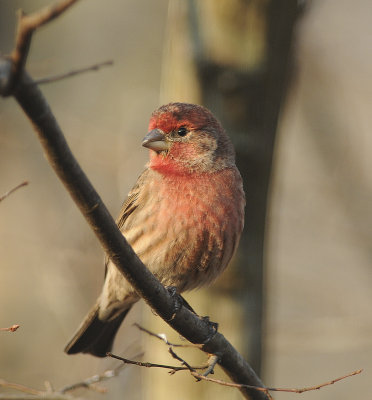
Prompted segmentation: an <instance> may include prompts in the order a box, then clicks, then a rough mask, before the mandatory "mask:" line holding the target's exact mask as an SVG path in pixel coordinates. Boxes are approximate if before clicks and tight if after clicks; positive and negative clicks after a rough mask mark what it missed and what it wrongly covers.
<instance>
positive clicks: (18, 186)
mask: <svg viewBox="0 0 372 400" xmlns="http://www.w3.org/2000/svg"><path fill="white" fill-rule="evenodd" d="M27 185H28V182H27V181H25V182H22V183H20V184H19V185H17V186H16V187H14V188H13V189H11V190H9V191H8V192H6V193H5V194H3V195H2V196H1V197H0V201H3V200H4V199H5V198H7V197H8V196H9V195H11V194H12V193H13V192H15V191H16V190H18V189H19V188H21V187H23V186H27Z"/></svg>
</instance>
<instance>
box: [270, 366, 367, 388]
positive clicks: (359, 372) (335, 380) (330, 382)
mask: <svg viewBox="0 0 372 400" xmlns="http://www.w3.org/2000/svg"><path fill="white" fill-rule="evenodd" d="M362 372H363V369H358V370H357V371H353V372H350V373H349V374H346V375H343V376H341V377H339V378H336V379H332V380H331V381H328V382H325V383H321V384H320V385H315V386H308V387H304V388H302V389H288V388H267V390H270V391H272V392H290V393H304V392H310V391H311V390H319V389H321V388H323V387H325V386H330V385H333V384H335V383H336V382H339V381H342V380H344V379H346V378H350V377H351V376H354V375H359V374H361V373H362Z"/></svg>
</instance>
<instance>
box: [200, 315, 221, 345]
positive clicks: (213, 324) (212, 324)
mask: <svg viewBox="0 0 372 400" xmlns="http://www.w3.org/2000/svg"><path fill="white" fill-rule="evenodd" d="M201 319H202V320H203V321H205V322H206V323H207V324H208V327H209V332H210V333H209V335H208V338H207V340H206V341H205V342H204V343H203V344H206V343H208V342H209V341H210V340H211V339H212V338H213V337H214V335H215V334H216V333H217V332H218V323H217V322H213V321H211V320H210V319H209V317H208V316H205V317H201Z"/></svg>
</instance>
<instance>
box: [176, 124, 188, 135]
mask: <svg viewBox="0 0 372 400" xmlns="http://www.w3.org/2000/svg"><path fill="white" fill-rule="evenodd" d="M187 133H188V130H187V129H186V127H185V126H181V127H180V128H178V129H177V135H178V136H186V135H187Z"/></svg>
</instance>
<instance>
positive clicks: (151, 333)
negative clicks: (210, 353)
mask: <svg viewBox="0 0 372 400" xmlns="http://www.w3.org/2000/svg"><path fill="white" fill-rule="evenodd" d="M133 325H134V326H135V327H136V328H138V329H139V330H140V331H142V332H145V333H147V334H148V335H150V336H153V337H155V338H157V339H159V340H161V341H162V342H164V343H165V344H166V345H167V346H171V347H194V348H197V349H200V348H202V345H200V344H194V343H187V344H186V343H185V344H183V343H171V342H169V341H168V339H167V337H166V335H165V334H164V333H154V332H151V331H149V330H148V329H146V328H144V327H143V326H141V325H139V324H137V323H136V322H135V323H134V324H133Z"/></svg>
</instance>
